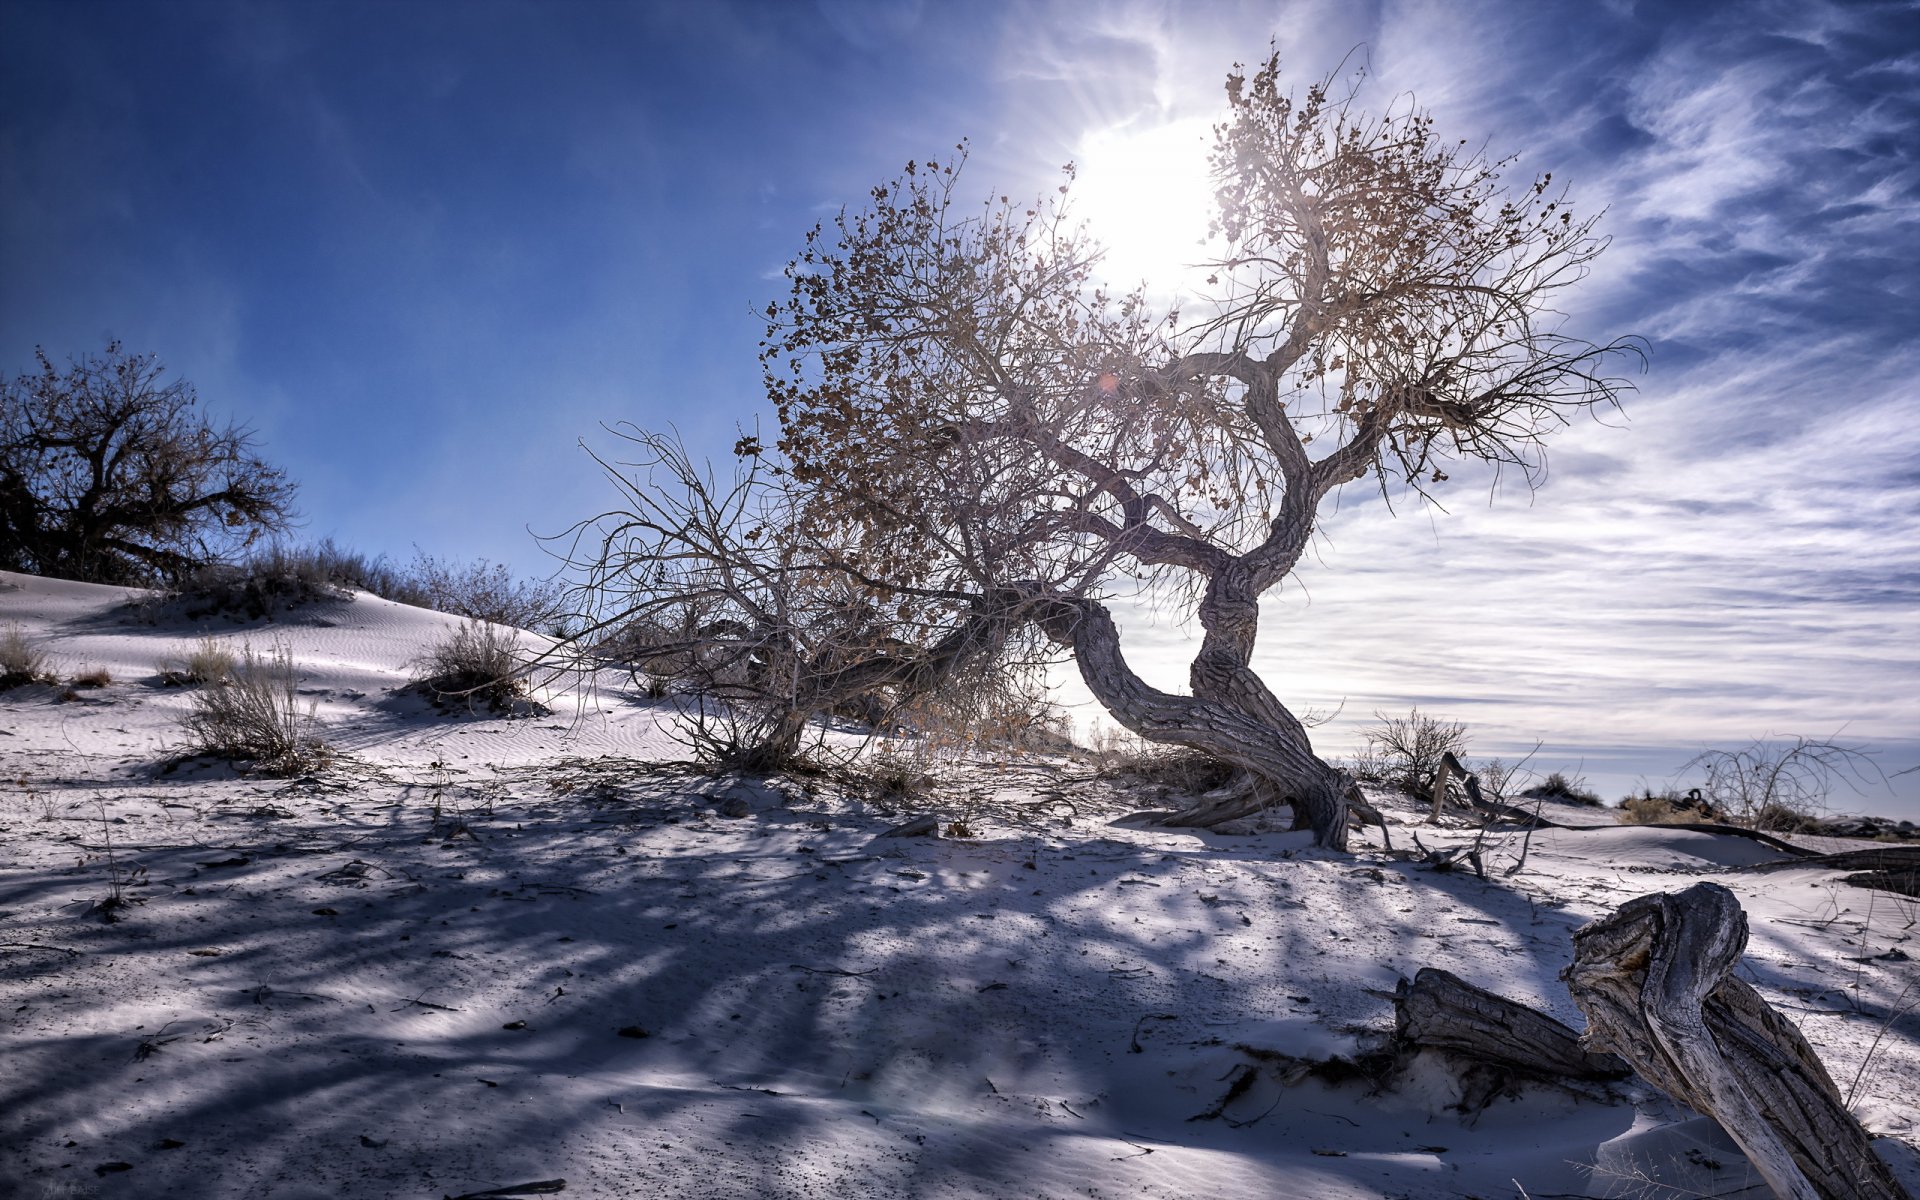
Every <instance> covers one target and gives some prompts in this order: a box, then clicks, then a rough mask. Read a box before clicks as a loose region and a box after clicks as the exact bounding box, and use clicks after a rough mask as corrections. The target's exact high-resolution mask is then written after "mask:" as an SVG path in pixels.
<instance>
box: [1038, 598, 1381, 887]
mask: <svg viewBox="0 0 1920 1200" xmlns="http://www.w3.org/2000/svg"><path fill="white" fill-rule="evenodd" d="M1030 612H1031V615H1032V617H1033V619H1034V620H1035V621H1036V622H1037V623H1038V624H1039V626H1040V628H1041V630H1042V631H1043V632H1044V633H1045V634H1046V635H1047V636H1048V637H1049V638H1051V639H1052V640H1053V641H1055V642H1056V643H1058V644H1060V645H1061V646H1064V647H1066V648H1068V649H1070V650H1072V651H1073V656H1074V660H1075V662H1076V663H1077V664H1078V666H1079V668H1080V678H1081V679H1083V680H1085V681H1086V685H1087V688H1088V690H1089V691H1091V692H1092V693H1093V695H1094V698H1095V699H1097V700H1099V701H1100V703H1101V704H1103V705H1105V706H1106V709H1107V711H1108V712H1109V713H1110V714H1112V716H1113V718H1114V719H1115V720H1116V721H1118V722H1120V724H1122V725H1124V726H1126V727H1127V728H1128V729H1130V730H1132V731H1133V732H1134V733H1137V734H1139V735H1140V736H1141V737H1143V738H1146V739H1147V740H1148V741H1154V742H1168V743H1172V744H1175V745H1180V746H1188V747H1191V748H1192V749H1195V750H1200V751H1203V752H1205V753H1207V754H1210V755H1212V756H1214V757H1215V758H1218V759H1220V760H1221V761H1223V762H1227V763H1231V764H1233V765H1234V766H1236V767H1239V768H1241V769H1242V770H1244V771H1246V772H1247V773H1248V774H1250V775H1251V776H1252V777H1253V780H1254V787H1253V788H1252V789H1249V790H1248V791H1247V792H1246V793H1245V794H1243V795H1239V796H1226V797H1222V798H1221V799H1220V801H1219V802H1218V803H1217V804H1212V805H1208V806H1206V807H1205V809H1204V810H1203V811H1199V812H1194V811H1189V812H1186V813H1178V814H1175V815H1174V816H1173V817H1170V818H1167V823H1170V824H1185V825H1197V826H1207V825H1213V824H1218V823H1219V822H1221V821H1223V820H1230V819H1232V818H1233V817H1236V816H1245V815H1248V814H1250V813H1252V812H1256V811H1258V810H1259V809H1260V808H1262V807H1265V806H1267V805H1269V804H1275V803H1281V802H1284V803H1287V804H1290V805H1291V806H1292V807H1293V812H1294V825H1295V827H1296V828H1302V827H1304V828H1309V829H1312V830H1313V836H1314V844H1315V845H1319V846H1326V847H1329V848H1332V849H1336V850H1344V849H1346V848H1347V818H1348V793H1349V791H1350V789H1351V788H1352V786H1353V781H1352V780H1350V779H1348V778H1347V776H1346V775H1345V774H1344V773H1342V772H1341V771H1338V770H1336V769H1335V768H1333V767H1331V766H1329V765H1328V764H1327V763H1325V762H1323V761H1321V760H1320V758H1319V757H1318V756H1317V755H1315V754H1314V752H1313V747H1312V745H1311V744H1310V743H1309V742H1308V741H1307V736H1306V729H1305V727H1304V726H1302V725H1301V724H1300V723H1299V722H1298V721H1297V720H1293V719H1292V717H1291V715H1290V714H1289V715H1288V718H1287V720H1286V721H1285V722H1278V721H1276V720H1274V719H1273V714H1272V712H1271V711H1269V710H1268V705H1269V704H1270V705H1271V709H1274V710H1278V711H1279V712H1282V713H1284V712H1285V709H1284V708H1283V707H1281V705H1280V703H1279V701H1277V700H1274V699H1273V698H1272V695H1271V693H1267V692H1266V689H1265V688H1264V686H1261V687H1260V689H1259V693H1258V694H1264V695H1265V697H1266V701H1265V702H1264V703H1259V702H1247V703H1246V706H1244V707H1243V704H1242V702H1240V701H1241V699H1242V696H1243V695H1244V696H1253V695H1256V693H1252V692H1247V691H1245V689H1246V688H1247V687H1248V684H1249V681H1251V682H1252V683H1253V684H1255V685H1257V684H1258V677H1257V676H1254V675H1253V673H1252V672H1251V671H1245V672H1244V674H1243V675H1241V676H1239V677H1238V678H1237V679H1236V680H1235V681H1234V682H1233V683H1232V684H1231V685H1230V688H1228V689H1223V690H1224V691H1227V692H1228V693H1229V694H1227V695H1222V694H1220V693H1216V694H1215V695H1213V696H1210V697H1209V696H1200V695H1194V696H1175V695H1172V694H1170V693H1167V692H1163V691H1160V690H1159V689H1157V688H1154V687H1151V686H1149V685H1148V684H1147V683H1146V681H1144V680H1142V679H1141V678H1140V677H1139V676H1138V675H1136V674H1134V672H1133V669H1132V668H1131V667H1129V666H1128V665H1127V661H1126V657H1125V655H1124V654H1122V653H1121V650H1120V631H1119V629H1118V627H1116V626H1115V625H1114V622H1113V616H1112V614H1110V613H1108V612H1107V610H1106V607H1105V606H1104V605H1102V604H1100V603H1099V602H1098V601H1095V600H1091V599H1087V598H1085V597H1068V596H1045V597H1039V598H1035V599H1034V600H1033V601H1032V607H1031V609H1030ZM1196 670H1197V668H1196ZM1249 707H1256V708H1258V709H1260V711H1257V712H1250V711H1248V708H1249Z"/></svg>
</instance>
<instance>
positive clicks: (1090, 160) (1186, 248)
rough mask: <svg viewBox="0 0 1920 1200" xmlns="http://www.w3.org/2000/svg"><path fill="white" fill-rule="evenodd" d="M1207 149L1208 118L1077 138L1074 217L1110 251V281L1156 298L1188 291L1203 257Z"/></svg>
mask: <svg viewBox="0 0 1920 1200" xmlns="http://www.w3.org/2000/svg"><path fill="white" fill-rule="evenodd" d="M1211 145H1212V126H1211V125H1210V124H1209V123H1208V122H1207V121H1205V120H1184V121H1172V122H1168V123H1166V124H1163V125H1157V126H1154V127H1152V128H1150V129H1142V128H1137V127H1133V126H1116V127H1112V128H1108V129H1102V130H1097V131H1095V132H1092V133H1089V134H1088V135H1086V136H1085V137H1083V138H1082V139H1081V141H1080V146H1079V153H1078V155H1077V156H1076V159H1075V162H1076V165H1077V167H1078V176H1077V178H1076V180H1075V182H1074V185H1073V201H1072V203H1073V210H1072V211H1073V213H1074V215H1076V216H1078V217H1079V218H1080V219H1082V220H1084V221H1086V222H1087V226H1088V228H1089V229H1090V230H1092V232H1093V234H1094V236H1095V237H1097V238H1098V239H1099V240H1100V242H1101V244H1102V245H1104V246H1105V247H1106V248H1107V254H1106V259H1105V261H1104V262H1103V264H1102V268H1101V274H1102V275H1103V276H1104V277H1105V278H1106V279H1107V281H1108V282H1109V283H1111V284H1113V285H1115V286H1117V287H1122V288H1130V287H1133V286H1135V285H1137V284H1140V283H1145V284H1146V285H1147V290H1148V291H1149V292H1151V293H1153V294H1155V295H1157V296H1159V295H1173V294H1177V293H1179V292H1182V291H1187V290H1190V285H1191V283H1192V282H1193V276H1194V275H1195V271H1194V265H1195V264H1197V263H1199V262H1201V261H1203V260H1204V259H1205V258H1206V257H1208V252H1207V249H1206V246H1205V239H1206V234H1207V218H1208V216H1209V215H1211V213H1212V211H1213V188H1212V185H1211V183H1210V182H1209V180H1208V173H1207V152H1208V150H1209V149H1210V147H1211Z"/></svg>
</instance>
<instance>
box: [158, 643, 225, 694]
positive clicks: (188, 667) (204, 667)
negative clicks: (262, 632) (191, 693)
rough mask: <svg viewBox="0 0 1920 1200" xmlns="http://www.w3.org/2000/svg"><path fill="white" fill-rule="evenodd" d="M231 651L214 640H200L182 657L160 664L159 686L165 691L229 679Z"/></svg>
mask: <svg viewBox="0 0 1920 1200" xmlns="http://www.w3.org/2000/svg"><path fill="white" fill-rule="evenodd" d="M235 665H236V662H235V659H234V656H233V647H231V646H229V645H227V644H226V643H224V642H222V641H220V640H219V639H218V638H214V637H203V638H201V639H200V640H199V641H197V642H195V643H194V644H193V646H192V647H191V648H189V649H188V650H186V651H185V652H184V653H181V654H179V655H176V656H174V657H170V658H164V659H161V660H160V682H161V683H162V684H164V685H166V686H167V687H186V686H187V685H189V684H195V683H201V684H204V683H219V682H221V681H222V680H226V679H231V678H233V671H234V667H235Z"/></svg>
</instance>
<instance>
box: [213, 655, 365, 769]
mask: <svg viewBox="0 0 1920 1200" xmlns="http://www.w3.org/2000/svg"><path fill="white" fill-rule="evenodd" d="M185 724H186V729H187V735H188V738H189V740H190V748H191V750H192V752H194V753H199V754H211V755H214V756H216V757H219V758H232V759H244V760H249V761H251V762H253V763H254V764H255V765H256V766H260V767H264V768H266V769H267V770H271V771H281V772H288V773H291V772H295V771H306V770H311V769H312V768H314V767H316V766H319V765H320V764H322V763H324V762H325V761H326V759H327V758H328V757H329V755H330V752H329V750H328V749H327V745H326V743H325V742H324V741H322V740H321V739H320V737H319V736H318V735H317V734H316V733H315V732H314V727H315V724H316V722H315V720H314V716H313V707H312V706H311V705H309V706H308V708H307V709H306V710H305V711H304V712H303V711H302V710H301V708H300V700H299V696H298V695H297V693H296V692H295V689H294V671H293V653H292V651H290V650H288V649H287V648H286V647H285V646H275V647H274V649H273V650H272V652H271V653H269V654H268V655H267V656H265V657H262V656H260V655H258V654H255V653H254V651H253V648H252V647H251V646H249V647H246V648H245V650H244V651H243V654H242V656H241V659H240V661H239V663H238V664H237V665H236V666H235V667H234V669H233V672H232V674H231V676H230V677H229V678H227V679H224V680H219V681H215V682H212V683H210V684H209V685H208V686H207V687H204V688H202V689H201V690H199V691H197V692H195V693H194V694H193V707H192V709H191V710H189V712H188V713H187V716H186V718H185Z"/></svg>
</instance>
